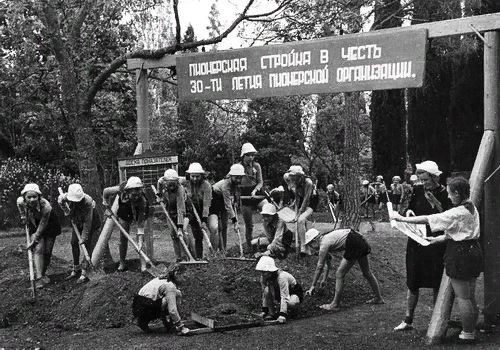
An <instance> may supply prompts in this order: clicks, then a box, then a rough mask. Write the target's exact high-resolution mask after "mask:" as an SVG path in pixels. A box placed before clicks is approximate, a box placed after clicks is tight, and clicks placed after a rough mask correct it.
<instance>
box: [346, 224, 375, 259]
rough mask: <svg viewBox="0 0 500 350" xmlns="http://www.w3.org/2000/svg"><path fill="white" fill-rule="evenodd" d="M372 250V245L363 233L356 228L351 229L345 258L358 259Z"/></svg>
mask: <svg viewBox="0 0 500 350" xmlns="http://www.w3.org/2000/svg"><path fill="white" fill-rule="evenodd" d="M371 250H372V249H371V247H370V245H369V244H368V242H367V241H366V239H365V237H363V236H362V235H361V234H359V233H358V232H356V231H354V230H351V232H349V233H348V234H347V240H346V242H345V251H344V259H346V260H358V259H361V258H363V257H365V256H367V255H368V254H370V252H371Z"/></svg>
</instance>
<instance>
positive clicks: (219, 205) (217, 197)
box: [209, 191, 226, 215]
mask: <svg viewBox="0 0 500 350" xmlns="http://www.w3.org/2000/svg"><path fill="white" fill-rule="evenodd" d="M224 211H226V208H225V207H224V198H223V197H222V194H219V193H217V192H215V191H212V202H211V203H210V211H209V213H210V215H213V214H215V215H220V213H221V212H224Z"/></svg>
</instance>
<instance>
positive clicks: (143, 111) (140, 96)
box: [136, 69, 151, 153]
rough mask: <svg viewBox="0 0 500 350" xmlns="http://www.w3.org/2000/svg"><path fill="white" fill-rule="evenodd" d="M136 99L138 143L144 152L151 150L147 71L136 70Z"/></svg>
mask: <svg viewBox="0 0 500 350" xmlns="http://www.w3.org/2000/svg"><path fill="white" fill-rule="evenodd" d="M136 82H137V84H136V98H137V142H138V143H139V144H142V152H141V153H145V152H147V151H149V150H150V149H151V145H150V142H149V115H148V106H149V98H148V97H149V94H148V85H149V84H148V71H147V69H137V70H136Z"/></svg>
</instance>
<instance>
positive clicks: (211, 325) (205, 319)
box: [191, 312, 215, 328]
mask: <svg viewBox="0 0 500 350" xmlns="http://www.w3.org/2000/svg"><path fill="white" fill-rule="evenodd" d="M191 319H192V320H193V321H195V322H198V323H200V324H202V325H204V326H207V327H209V328H215V321H214V320H212V319H211V318H208V317H205V316H202V315H200V314H197V313H196V312H191Z"/></svg>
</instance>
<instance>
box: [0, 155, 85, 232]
mask: <svg viewBox="0 0 500 350" xmlns="http://www.w3.org/2000/svg"><path fill="white" fill-rule="evenodd" d="M73 182H78V180H77V179H75V178H73V177H70V176H66V175H64V174H63V173H61V172H60V171H59V170H57V169H51V168H48V167H46V166H43V165H40V164H38V163H34V162H31V161H29V160H28V159H26V158H24V159H14V158H8V159H6V160H3V161H1V162H0V194H1V196H0V229H6V228H9V227H12V226H16V225H20V224H21V223H20V220H19V212H18V210H17V205H16V200H17V198H18V197H19V196H20V194H21V190H22V189H23V188H24V185H26V184H27V183H36V184H38V186H40V190H41V191H42V195H43V197H44V198H46V199H47V200H48V201H49V202H51V204H52V206H53V207H54V209H55V210H56V212H57V214H61V215H59V217H60V218H62V217H63V216H62V211H61V209H60V208H59V206H58V205H57V203H56V202H57V196H58V195H59V192H58V187H62V188H63V189H66V188H67V187H68V185H69V184H71V183H73Z"/></svg>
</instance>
